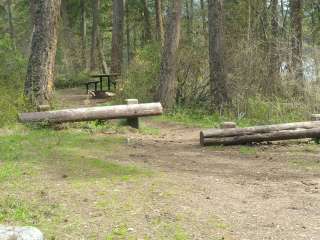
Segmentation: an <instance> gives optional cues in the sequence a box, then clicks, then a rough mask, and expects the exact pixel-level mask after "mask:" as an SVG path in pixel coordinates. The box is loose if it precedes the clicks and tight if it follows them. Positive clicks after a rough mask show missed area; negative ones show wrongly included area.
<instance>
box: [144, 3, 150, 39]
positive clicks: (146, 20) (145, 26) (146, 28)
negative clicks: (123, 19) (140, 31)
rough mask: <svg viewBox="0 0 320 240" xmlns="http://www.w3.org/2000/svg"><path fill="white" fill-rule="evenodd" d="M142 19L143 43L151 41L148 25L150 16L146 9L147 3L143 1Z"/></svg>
mask: <svg viewBox="0 0 320 240" xmlns="http://www.w3.org/2000/svg"><path fill="white" fill-rule="evenodd" d="M143 17H144V42H145V43H146V42H148V41H150V40H151V38H152V35H151V23H150V14H149V8H148V1H147V0H143Z"/></svg>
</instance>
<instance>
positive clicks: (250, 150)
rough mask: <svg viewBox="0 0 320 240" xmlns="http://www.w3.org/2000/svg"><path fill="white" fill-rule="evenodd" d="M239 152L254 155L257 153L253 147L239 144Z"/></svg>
mask: <svg viewBox="0 0 320 240" xmlns="http://www.w3.org/2000/svg"><path fill="white" fill-rule="evenodd" d="M239 152H240V154H243V155H254V154H256V153H257V149H256V148H254V147H247V146H241V147H240V148H239Z"/></svg>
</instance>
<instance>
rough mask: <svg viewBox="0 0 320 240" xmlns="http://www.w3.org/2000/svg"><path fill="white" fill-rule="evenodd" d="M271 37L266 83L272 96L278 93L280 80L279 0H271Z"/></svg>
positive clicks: (267, 89) (267, 90)
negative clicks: (277, 87)
mask: <svg viewBox="0 0 320 240" xmlns="http://www.w3.org/2000/svg"><path fill="white" fill-rule="evenodd" d="M270 4H271V38H270V43H269V56H270V58H269V77H268V78H267V79H269V80H270V81H269V82H266V84H265V91H266V94H267V96H272V95H273V94H275V93H276V86H277V84H278V80H279V73H280V59H279V52H278V37H279V34H278V33H279V26H278V24H279V23H278V22H279V18H278V0H271V2H270Z"/></svg>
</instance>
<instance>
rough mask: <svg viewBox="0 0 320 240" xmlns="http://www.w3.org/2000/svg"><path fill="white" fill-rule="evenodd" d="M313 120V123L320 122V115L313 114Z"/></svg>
mask: <svg viewBox="0 0 320 240" xmlns="http://www.w3.org/2000/svg"><path fill="white" fill-rule="evenodd" d="M311 120H312V121H320V114H312V115H311Z"/></svg>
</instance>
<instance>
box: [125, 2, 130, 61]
mask: <svg viewBox="0 0 320 240" xmlns="http://www.w3.org/2000/svg"><path fill="white" fill-rule="evenodd" d="M129 17H130V9H129V1H128V0H127V1H126V25H127V26H126V37H127V62H128V65H129V64H130V62H131V29H130V19H129Z"/></svg>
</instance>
